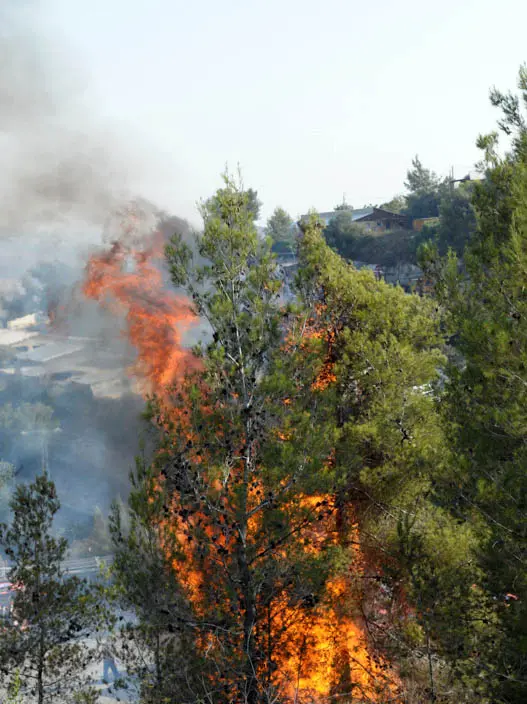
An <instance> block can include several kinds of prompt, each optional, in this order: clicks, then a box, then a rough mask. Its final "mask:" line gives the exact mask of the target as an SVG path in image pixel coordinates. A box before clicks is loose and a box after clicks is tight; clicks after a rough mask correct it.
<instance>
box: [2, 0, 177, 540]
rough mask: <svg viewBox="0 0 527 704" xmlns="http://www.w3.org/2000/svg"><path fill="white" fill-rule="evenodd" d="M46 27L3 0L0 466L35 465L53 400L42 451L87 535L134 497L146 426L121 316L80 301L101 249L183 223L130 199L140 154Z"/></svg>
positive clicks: (19, 0) (30, 7)
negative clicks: (25, 328)
mask: <svg viewBox="0 0 527 704" xmlns="http://www.w3.org/2000/svg"><path fill="white" fill-rule="evenodd" d="M40 24H41V23H40V22H39V3H38V2H36V1H35V2H28V1H26V0H0V150H1V153H2V167H1V169H0V333H4V334H3V339H4V342H3V343H1V342H0V463H3V464H2V465H1V466H2V467H7V466H9V467H12V468H13V471H14V473H15V475H16V481H27V480H28V479H30V478H31V477H32V476H34V475H35V474H36V473H37V472H38V471H39V470H40V468H41V465H42V461H43V459H42V457H43V450H42V439H41V432H40V431H39V432H38V433H35V431H34V429H33V430H31V429H30V428H29V427H27V423H26V418H27V417H28V414H29V416H30V415H31V413H32V411H31V409H34V408H36V407H37V406H38V404H42V405H43V406H45V407H47V408H51V409H52V411H53V418H54V421H53V422H55V421H56V422H57V423H58V425H59V428H58V430H57V432H55V431H53V433H51V431H50V433H49V438H47V439H46V450H45V455H46V462H48V463H49V469H50V471H51V475H52V477H53V478H54V480H55V481H56V483H57V487H58V491H59V495H60V497H61V500H62V503H63V509H62V528H63V529H64V530H66V529H67V530H68V531H69V533H70V534H71V531H72V530H77V529H78V530H79V531H80V533H79V535H80V536H85V535H86V531H89V530H90V521H91V517H92V514H93V509H94V508H95V506H100V507H101V508H102V509H103V510H107V509H108V506H109V503H110V501H111V500H112V499H113V498H115V496H116V495H118V494H119V495H121V496H125V495H126V491H127V486H128V481H127V480H128V472H129V469H130V468H131V466H132V465H133V460H134V455H135V454H136V452H137V449H138V447H137V438H138V437H139V436H140V435H141V434H142V433H143V432H144V431H145V427H144V424H143V423H142V421H141V420H140V411H141V410H142V407H143V402H142V399H141V398H139V397H138V396H137V395H136V394H135V393H134V389H133V385H132V384H131V383H130V384H129V385H128V386H127V375H126V368H127V366H128V365H129V364H130V363H131V362H132V361H133V358H134V350H132V349H130V346H129V345H128V343H127V341H126V340H125V338H124V336H123V335H122V334H121V331H122V328H123V327H124V326H125V321H124V319H123V320H116V319H115V318H113V317H112V316H111V315H110V314H109V313H107V312H105V311H104V310H102V309H101V308H100V307H99V306H98V304H97V303H96V302H94V301H88V300H86V299H85V298H84V297H83V295H82V292H81V282H82V279H83V276H84V267H85V265H86V262H87V259H88V256H89V254H90V251H91V250H93V247H94V245H96V244H97V245H101V244H102V245H103V246H106V247H109V246H110V245H111V243H112V242H114V241H116V240H119V241H120V242H121V243H122V244H123V245H124V246H125V247H127V248H133V249H141V248H142V245H143V240H144V245H145V246H148V245H149V243H151V234H152V230H153V229H154V227H155V226H160V227H161V230H162V231H163V233H164V235H165V236H166V237H168V236H170V235H171V234H172V233H173V232H174V231H175V230H176V229H177V230H179V231H180V232H182V233H183V234H185V233H188V227H187V225H186V224H185V223H184V222H183V221H181V220H180V219H178V218H167V217H166V216H164V215H163V214H162V213H161V211H160V210H158V208H157V207H156V206H154V205H152V204H151V203H149V202H147V201H146V200H143V199H141V198H135V197H134V198H132V199H130V193H131V192H132V190H133V187H132V186H131V185H130V184H131V182H132V181H131V177H132V176H133V174H134V171H135V170H136V167H137V166H138V165H139V164H140V163H141V159H140V157H139V155H132V154H130V152H129V151H128V150H127V149H126V148H124V146H121V147H120V146H119V139H118V137H117V136H116V134H115V133H113V132H112V130H111V129H109V128H108V127H105V126H104V125H103V124H101V123H100V122H97V120H96V118H95V117H93V115H94V114H95V113H96V111H95V110H93V109H87V107H86V105H85V103H84V100H85V98H84V96H83V91H82V90H81V88H82V80H81V79H80V78H79V75H78V74H76V73H75V71H74V70H72V69H70V67H71V66H73V65H74V62H73V61H72V60H71V57H69V56H67V52H66V50H65V49H63V48H62V46H61V44H60V42H57V41H56V38H55V37H44V36H42V33H41V31H40V30H39V25H40ZM91 107H92V108H93V106H91ZM88 116H89V117H88ZM127 203H128V204H129V203H133V205H126V204H127ZM134 210H135V212H136V214H139V218H138V220H137V224H136V225H137V226H134V224H133V223H134V221H133V217H132V218H130V214H132V216H133V214H134ZM123 222H127V223H128V226H127V227H125V228H124V229H123V226H122V223H123ZM51 312H53V313H54V315H55V316H56V319H57V321H58V322H57V324H56V325H55V326H47V325H45V324H41V325H40V326H39V327H38V328H37V329H36V331H34V330H33V331H32V332H31V333H30V334H31V335H37V337H31V338H30V339H29V340H28V343H27V345H26V347H24V343H22V345H18V346H17V345H13V344H11V342H6V340H9V339H10V336H11V337H12V336H13V335H15V336H16V334H17V332H16V330H15V331H14V332H13V331H12V330H11V329H10V328H9V326H10V325H13V319H14V318H18V317H19V316H27V315H32V314H35V313H36V314H41V319H44V318H45V316H46V315H47V314H48V313H51ZM0 337H1V336H0ZM115 389H117V390H115ZM46 433H47V430H46ZM0 499H1V497H0ZM0 514H1V518H2V519H3V518H5V506H4V505H3V504H2V501H1V500H0Z"/></svg>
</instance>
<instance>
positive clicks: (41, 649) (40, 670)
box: [37, 628, 46, 704]
mask: <svg viewBox="0 0 527 704" xmlns="http://www.w3.org/2000/svg"><path fill="white" fill-rule="evenodd" d="M45 656H46V648H45V635H44V629H43V628H41V629H40V638H39V644H38V667H37V694H38V704H44V658H45Z"/></svg>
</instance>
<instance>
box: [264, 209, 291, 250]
mask: <svg viewBox="0 0 527 704" xmlns="http://www.w3.org/2000/svg"><path fill="white" fill-rule="evenodd" d="M265 232H266V235H267V236H268V237H270V238H271V240H272V251H273V252H275V253H276V254H292V253H293V252H294V250H295V231H294V229H293V219H292V218H291V216H290V215H289V213H287V212H286V211H285V210H284V209H283V208H275V210H274V212H273V214H272V215H271V217H270V218H269V220H268V221H267V227H266V229H265Z"/></svg>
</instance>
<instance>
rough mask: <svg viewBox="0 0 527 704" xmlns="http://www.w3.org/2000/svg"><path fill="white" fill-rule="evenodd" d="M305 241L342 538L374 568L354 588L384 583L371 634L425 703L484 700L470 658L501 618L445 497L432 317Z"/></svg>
mask: <svg viewBox="0 0 527 704" xmlns="http://www.w3.org/2000/svg"><path fill="white" fill-rule="evenodd" d="M304 230H305V231H304V234H303V237H302V238H301V241H300V251H299V256H300V286H301V291H302V295H303V298H304V300H305V302H306V305H308V304H309V301H311V305H312V306H313V319H314V322H313V325H314V326H315V329H316V331H317V333H318V335H319V339H320V341H321V343H322V349H321V354H322V356H323V358H324V359H325V360H326V366H325V373H324V375H323V377H322V378H321V384H320V385H319V386H318V389H319V394H322V396H323V397H324V396H325V397H327V399H326V403H327V406H328V407H330V408H332V409H333V410H332V415H333V423H334V426H333V430H332V432H331V435H332V437H333V438H334V439H335V449H334V456H333V472H334V486H335V492H336V495H335V501H336V506H337V507H338V510H339V511H340V512H341V515H342V517H341V526H342V524H343V523H345V522H346V520H347V521H348V523H349V522H357V524H358V540H359V542H360V546H361V550H362V552H363V554H364V559H365V561H366V565H367V568H368V569H367V570H366V574H364V571H363V570H357V573H356V574H357V580H358V583H360V582H361V580H362V579H363V577H366V578H369V579H370V580H372V581H371V585H375V584H377V585H378V586H377V588H374V587H373V586H370V587H369V589H364V588H363V589H362V590H360V591H362V593H363V597H362V598H363V599H364V601H363V604H364V614H365V616H367V619H368V623H369V632H370V633H371V635H372V636H374V637H375V639H376V640H377V641H378V643H379V645H381V646H382V647H383V648H384V649H385V652H387V653H389V654H390V657H391V658H393V659H394V661H395V662H397V663H399V666H400V667H401V671H403V672H404V671H408V670H410V671H411V672H412V677H413V678H414V682H413V683H412V678H410V683H412V686H414V685H415V686H419V692H420V694H419V699H418V700H419V701H444V702H447V701H448V702H460V701H471V702H481V701H488V700H486V699H485V698H484V697H485V696H486V686H487V682H480V681H479V679H478V676H477V674H478V671H479V670H478V665H479V663H478V658H477V657H474V655H473V654H474V652H475V651H477V650H478V649H479V648H484V647H486V645H485V644H488V640H487V639H488V637H489V633H488V632H487V627H486V624H485V621H487V620H488V619H489V618H490V617H491V616H492V614H491V611H490V612H489V608H488V604H487V602H486V600H485V599H484V598H483V597H482V594H481V589H480V586H479V582H480V577H481V575H480V574H479V573H478V569H477V567H476V566H475V564H474V563H475V554H476V553H475V548H476V546H477V539H476V536H475V534H474V532H473V531H472V528H471V526H470V524H466V523H464V524H463V525H460V524H459V523H458V518H459V517H458V516H457V515H452V512H451V511H450V508H449V503H448V501H447V500H446V498H445V497H444V495H443V492H442V491H439V487H441V486H442V485H443V484H447V483H448V482H449V481H450V479H451V465H450V457H449V454H448V452H445V441H444V437H443V433H442V428H441V424H440V417H439V415H438V413H437V410H436V403H435V400H434V394H435V393H438V389H437V388H436V385H435V383H434V380H436V379H437V375H438V369H439V368H440V367H441V366H442V359H443V357H442V354H441V353H440V349H439V344H440V337H439V327H438V325H439V319H438V317H437V314H436V311H435V307H436V306H435V304H434V303H433V302H432V301H429V300H422V299H420V298H418V297H416V296H408V295H405V294H404V293H403V291H402V290H401V289H400V288H396V287H391V286H388V285H387V284H385V283H384V282H378V281H375V279H374V277H373V274H372V273H371V272H369V271H364V270H363V271H357V270H355V269H354V268H353V267H352V266H350V265H349V264H346V263H345V262H344V261H343V260H342V259H340V258H339V257H338V256H337V255H336V254H335V253H333V252H331V251H330V250H329V249H328V247H327V246H326V245H325V243H324V242H323V239H322V237H321V230H322V226H321V224H320V223H319V222H318V221H317V219H316V217H315V216H313V218H312V220H311V221H310V223H309V224H308V225H307V226H306V227H305V229H304ZM320 402H321V401H320ZM341 530H343V531H344V534H346V531H345V529H343V528H341ZM379 586H380V587H381V588H380V589H379ZM421 682H422V684H421Z"/></svg>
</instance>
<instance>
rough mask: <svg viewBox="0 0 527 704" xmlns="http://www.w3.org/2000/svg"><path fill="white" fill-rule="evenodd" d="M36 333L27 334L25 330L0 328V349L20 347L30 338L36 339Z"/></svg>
mask: <svg viewBox="0 0 527 704" xmlns="http://www.w3.org/2000/svg"><path fill="white" fill-rule="evenodd" d="M37 335H38V332H29V331H27V330H7V329H6V328H0V347H13V346H14V345H20V344H22V343H23V342H25V341H26V340H30V339H31V338H32V337H36V336H37Z"/></svg>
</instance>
